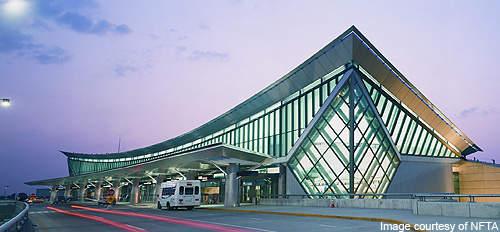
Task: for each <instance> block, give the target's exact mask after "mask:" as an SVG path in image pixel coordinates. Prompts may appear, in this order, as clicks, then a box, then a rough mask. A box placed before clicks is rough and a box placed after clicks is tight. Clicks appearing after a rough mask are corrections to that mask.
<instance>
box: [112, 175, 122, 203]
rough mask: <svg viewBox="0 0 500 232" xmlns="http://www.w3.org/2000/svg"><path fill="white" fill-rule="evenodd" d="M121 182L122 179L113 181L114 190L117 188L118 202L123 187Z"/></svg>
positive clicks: (116, 196) (116, 197)
mask: <svg viewBox="0 0 500 232" xmlns="http://www.w3.org/2000/svg"><path fill="white" fill-rule="evenodd" d="M120 184H121V182H120V180H115V181H113V190H115V199H116V202H119V201H120V192H121V187H122V186H121V185H120Z"/></svg>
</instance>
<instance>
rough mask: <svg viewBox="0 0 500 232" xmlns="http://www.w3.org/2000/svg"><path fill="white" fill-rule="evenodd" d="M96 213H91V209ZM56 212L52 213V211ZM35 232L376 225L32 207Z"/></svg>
mask: <svg viewBox="0 0 500 232" xmlns="http://www.w3.org/2000/svg"><path fill="white" fill-rule="evenodd" d="M96 209H97V210H98V211H95V210H96ZM55 210H56V211H55ZM29 217H30V220H31V222H32V223H33V224H34V225H35V227H34V228H35V231H41V232H43V231H63V232H64V231H77V232H78V231H82V232H89V231H132V232H136V231H137V232H139V231H227V232H229V231H233V232H238V231H262V232H270V231H286V232H295V231H297V232H299V231H300V232H304V231H378V230H379V226H380V224H379V223H378V222H369V221H353V220H344V219H331V218H313V217H298V216H286V215H269V214H256V213H248V212H225V211H213V210H205V209H194V210H192V211H188V210H182V209H179V210H174V211H167V210H158V209H151V208H133V207H129V206H122V205H118V206H114V207H113V208H111V209H106V208H102V207H101V208H98V207H97V206H95V205H84V208H74V207H71V206H69V205H68V206H57V207H56V209H49V208H47V205H46V204H34V205H32V207H31V208H30V214H29Z"/></svg>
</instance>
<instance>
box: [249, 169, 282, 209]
mask: <svg viewBox="0 0 500 232" xmlns="http://www.w3.org/2000/svg"><path fill="white" fill-rule="evenodd" d="M240 181H241V182H240V202H241V203H256V202H259V201H260V198H262V197H267V196H271V195H274V194H278V175H276V174H259V175H257V176H243V177H241V179H240Z"/></svg>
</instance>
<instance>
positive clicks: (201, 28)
mask: <svg viewBox="0 0 500 232" xmlns="http://www.w3.org/2000/svg"><path fill="white" fill-rule="evenodd" d="M198 28H200V30H210V26H208V25H207V24H204V23H200V25H198Z"/></svg>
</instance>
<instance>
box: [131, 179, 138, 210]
mask: <svg viewBox="0 0 500 232" xmlns="http://www.w3.org/2000/svg"><path fill="white" fill-rule="evenodd" d="M139 183H140V179H134V180H133V181H132V188H130V204H137V203H139V194H140V193H139Z"/></svg>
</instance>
